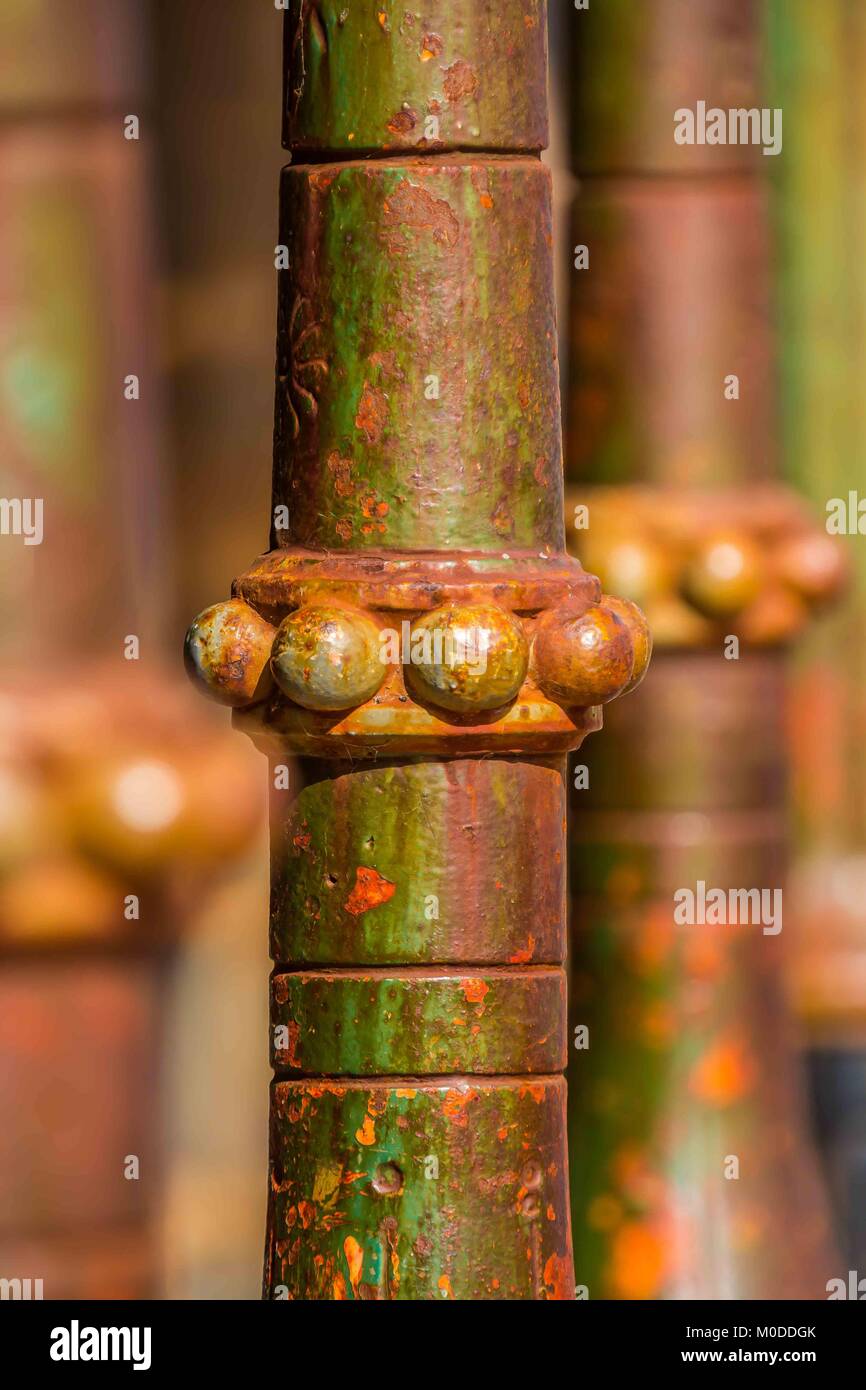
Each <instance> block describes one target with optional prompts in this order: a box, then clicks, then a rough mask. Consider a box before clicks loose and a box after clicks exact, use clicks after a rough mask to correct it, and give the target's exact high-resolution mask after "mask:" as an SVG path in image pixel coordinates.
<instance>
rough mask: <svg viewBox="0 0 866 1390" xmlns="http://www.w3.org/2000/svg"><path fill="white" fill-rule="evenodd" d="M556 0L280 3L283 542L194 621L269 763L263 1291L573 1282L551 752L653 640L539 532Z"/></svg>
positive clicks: (559, 854) (196, 650)
mask: <svg viewBox="0 0 866 1390" xmlns="http://www.w3.org/2000/svg"><path fill="white" fill-rule="evenodd" d="M545 26H546V7H545V4H544V3H543V0H496V3H493V0H484V3H479V2H478V0H472V3H468V0H432V3H431V4H429V5H428V7H427V9H426V11H425V19H424V22H423V23H422V21H421V20H420V19H419V18H417V17H416V16H415V15H414V14H413V13H410V12H409V11H407V10H406V9H405V7H404V6H402V5H393V4H385V3H382V4H380V5H375V4H364V5H359V4H346V3H345V0H321V2H320V3H316V4H311V3H303V4H301V3H295V4H293V5H292V7H291V10H290V13H289V14H288V16H287V21H286V45H285V58H286V83H285V126H284V143H285V145H286V147H287V148H288V149H289V150H291V152H292V157H293V162H292V164H291V165H290V166H289V167H288V168H287V169H285V170H284V171H283V175H282V187H281V231H280V244H281V245H282V246H284V247H285V248H286V249H285V263H284V268H282V269H281V271H280V277H279V331H278V348H277V410H276V435H275V459H274V529H273V536H272V544H273V548H272V550H271V552H270V554H268V555H266V556H264V557H263V558H262V559H261V560H259V561H258V562H257V563H256V564H254V565H253V567H252V568H251V569H250V570H249V571H248V572H247V573H246V574H245V575H244V576H243V577H242V578H241V579H240V580H238V581H237V583H236V584H235V588H234V597H233V599H232V600H231V601H230V602H228V603H225V604H220V605H217V607H216V608H214V609H210V610H208V611H207V612H206V613H205V614H203V615H202V616H201V617H200V618H199V619H198V620H197V621H196V623H195V624H194V625H193V627H192V629H191V631H190V634H189V636H188V640H187V660H188V663H189V665H190V668H191V670H192V671H193V674H194V675H195V676H196V677H197V678H198V679H199V680H200V681H201V682H202V683H203V685H204V686H205V687H206V688H207V689H208V690H210V692H211V693H212V694H214V695H216V697H217V698H219V699H222V700H224V701H225V702H226V703H228V704H232V705H235V706H237V707H238V714H237V715H236V722H237V724H238V726H239V727H240V728H242V729H244V730H245V731H247V732H248V733H249V734H250V735H251V736H252V737H253V738H254V739H255V740H256V742H257V743H258V744H259V745H260V746H261V747H262V748H263V749H264V750H266V751H267V752H268V753H269V755H270V757H271V760H272V769H273V775H274V785H275V788H276V790H275V792H274V797H273V818H272V847H273V864H272V907H271V949H272V955H273V958H274V960H275V962H276V965H275V970H274V975H273V979H272V1022H273V1028H274V1035H273V1036H274V1048H273V1065H274V1069H275V1071H276V1080H275V1082H274V1086H273V1093H272V1112H271V1161H270V1210H269V1217H268V1239H267V1257H266V1269H265V1294H266V1296H269V1297H275V1298H281V1297H282V1298H286V1297H288V1298H293V1299H294V1298H300V1299H374V1300H375V1299H426V1298H456V1299H495V1298H513V1299H544V1298H553V1299H562V1298H569V1297H570V1296H571V1295H572V1293H573V1273H572V1257H571V1240H570V1234H569V1218H568V1186H567V1159H566V1147H565V1085H564V1081H563V1078H562V1075H561V1073H562V1070H563V1068H564V1065H565V1057H566V1050H565V976H564V971H563V957H564V948H565V863H564V860H565V853H564V851H565V819H564V818H565V789H564V781H563V773H564V761H565V755H566V752H567V751H568V750H569V749H571V748H574V747H577V746H578V745H579V744H580V742H581V740H582V739H583V737H584V736H585V734H587V733H588V732H590V731H592V730H593V729H596V728H598V727H599V725H600V710H599V706H600V705H601V704H603V703H604V702H606V701H607V700H609V699H612V698H614V697H615V696H616V695H618V694H620V693H623V692H624V691H625V690H626V689H627V688H630V687H631V686H632V685H634V684H636V683H637V681H638V680H639V679H640V678H641V676H642V674H643V672H644V670H645V667H646V664H647V661H648V659H649V642H648V635H647V631H646V626H645V624H644V622H643V619H642V617H641V615H640V614H639V613H638V612H637V610H636V609H634V608H633V606H631V605H628V604H622V603H621V602H619V601H618V600H615V599H611V600H604V601H602V596H601V590H600V586H599V584H598V582H597V581H596V580H595V579H594V578H593V577H591V576H590V575H587V574H585V573H584V572H583V570H582V569H581V568H580V566H579V565H578V564H577V563H576V561H574V560H571V559H569V558H568V557H567V556H566V554H565V553H564V536H563V512H562V464H561V438H560V422H559V391H558V380H557V360H556V335H555V317H554V305H553V291H552V259H551V257H552V236H551V209H550V187H549V177H548V174H547V171H546V170H545V168H544V167H543V165H542V164H541V161H540V158H539V152H540V150H541V149H542V147H543V146H544V144H545V141H546V132H547V115H546V100H547V98H546V30H545ZM271 680H273V681H275V688H270V682H271ZM296 754H297V755H301V757H302V758H303V759H304V760H305V761H304V762H303V764H302V779H301V780H302V783H303V785H302V787H301V789H300V790H299V791H298V794H297V795H296V796H295V797H294V799H290V797H289V796H288V795H287V794H286V792H285V791H284V790H281V788H282V786H283V784H284V775H283V771H282V770H283V768H284V765H285V763H286V760H287V759H289V758H291V757H292V756H294V755H296Z"/></svg>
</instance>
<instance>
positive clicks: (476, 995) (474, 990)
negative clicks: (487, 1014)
mask: <svg viewBox="0 0 866 1390" xmlns="http://www.w3.org/2000/svg"><path fill="white" fill-rule="evenodd" d="M463 993H464V994H465V995H466V998H467V1000H468V1002H469V1003H470V1004H483V1003H484V996H485V995H487V994H489V993H490V986H489V985H487V984H485V983H484V981H483V980H464V982H463Z"/></svg>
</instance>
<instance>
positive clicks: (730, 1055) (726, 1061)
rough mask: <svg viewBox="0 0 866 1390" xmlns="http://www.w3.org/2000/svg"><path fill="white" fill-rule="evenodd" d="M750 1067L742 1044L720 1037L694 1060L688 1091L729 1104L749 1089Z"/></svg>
mask: <svg viewBox="0 0 866 1390" xmlns="http://www.w3.org/2000/svg"><path fill="white" fill-rule="evenodd" d="M753 1077H754V1068H753V1066H752V1064H751V1062H750V1060H749V1058H748V1057H747V1056H746V1054H745V1052H744V1050H743V1047H742V1044H741V1043H739V1042H735V1041H732V1040H725V1039H722V1040H721V1041H719V1042H717V1043H714V1044H713V1046H712V1047H710V1048H709V1049H708V1050H707V1051H706V1052H705V1053H704V1055H703V1057H702V1058H701V1059H700V1061H699V1062H697V1063H696V1065H695V1066H694V1068H693V1070H692V1074H691V1077H690V1079H689V1086H690V1089H691V1091H692V1093H693V1094H694V1095H696V1096H698V1097H699V1099H700V1100H703V1101H706V1102H707V1104H708V1105H717V1106H720V1107H721V1106H725V1105H733V1103H734V1101H737V1100H740V1099H741V1098H742V1097H743V1096H744V1095H745V1094H746V1093H747V1091H749V1090H750V1088H751V1085H752V1080H753Z"/></svg>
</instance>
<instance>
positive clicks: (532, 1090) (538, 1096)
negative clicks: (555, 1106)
mask: <svg viewBox="0 0 866 1390" xmlns="http://www.w3.org/2000/svg"><path fill="white" fill-rule="evenodd" d="M518 1094H519V1095H520V1099H521V1100H522V1099H523V1097H524V1096H531V1097H532V1099H533V1100H534V1101H535V1104H536V1105H541V1104H542V1102H543V1100H544V1087H543V1086H521V1088H520V1091H519V1093H518Z"/></svg>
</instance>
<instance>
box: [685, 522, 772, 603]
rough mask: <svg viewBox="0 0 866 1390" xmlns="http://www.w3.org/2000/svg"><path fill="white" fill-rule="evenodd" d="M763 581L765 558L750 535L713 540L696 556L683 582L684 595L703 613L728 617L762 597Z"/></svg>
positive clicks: (716, 536) (715, 537)
mask: <svg viewBox="0 0 866 1390" xmlns="http://www.w3.org/2000/svg"><path fill="white" fill-rule="evenodd" d="M762 582H763V569H762V564H761V556H760V553H759V551H758V549H757V547H756V546H755V545H754V544H753V542H752V541H750V540H749V539H748V537H746V536H741V535H738V534H736V533H733V532H732V533H731V534H729V535H728V534H725V535H723V534H717V535H715V536H712V537H710V538H709V539H708V540H707V541H706V543H705V544H703V545H702V546H701V547H700V548H699V549H698V550H697V552H696V553H695V554H694V555H693V556H692V558H691V560H690V562H689V564H688V565H687V566H686V569H685V571H684V573H683V576H682V580H681V587H682V592H683V595H684V596H685V598H687V599H688V601H689V603H691V604H692V605H693V607H695V608H696V609H697V610H698V612H699V613H703V614H704V615H705V616H706V617H708V618H728V617H733V616H734V614H736V613H741V612H742V611H743V609H744V608H747V607H748V606H749V604H750V603H753V602H754V600H755V599H756V598H757V597H758V595H759V593H760V592H761V585H762Z"/></svg>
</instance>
